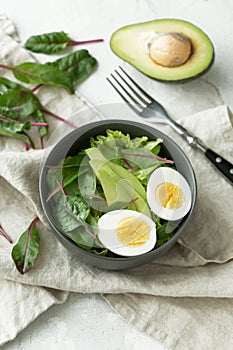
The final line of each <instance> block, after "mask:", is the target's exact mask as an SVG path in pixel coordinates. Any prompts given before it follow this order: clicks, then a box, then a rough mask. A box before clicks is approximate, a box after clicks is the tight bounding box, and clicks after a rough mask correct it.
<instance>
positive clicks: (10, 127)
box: [0, 117, 31, 133]
mask: <svg viewBox="0 0 233 350" xmlns="http://www.w3.org/2000/svg"><path fill="white" fill-rule="evenodd" d="M0 128H1V129H3V130H5V131H7V132H9V133H16V132H22V131H24V130H30V128H31V124H30V122H25V123H17V122H15V121H14V120H11V119H7V118H6V119H2V118H1V117H0Z"/></svg>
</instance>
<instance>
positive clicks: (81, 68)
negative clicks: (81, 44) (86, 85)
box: [52, 50, 97, 84]
mask: <svg viewBox="0 0 233 350" xmlns="http://www.w3.org/2000/svg"><path fill="white" fill-rule="evenodd" d="M96 63H97V61H96V59H95V58H94V57H92V56H91V55H90V54H89V52H88V51H87V50H78V51H76V52H73V53H71V54H70V55H67V56H65V57H62V58H59V59H58V60H56V61H54V62H52V64H54V65H55V66H56V67H57V68H58V69H59V70H61V71H63V72H65V73H66V74H68V76H69V77H70V78H71V80H72V81H73V83H74V84H77V83H80V82H81V81H83V80H84V79H86V78H87V77H88V76H89V75H90V74H91V73H92V71H93V69H94V67H95V66H96Z"/></svg>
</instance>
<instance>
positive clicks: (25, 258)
mask: <svg viewBox="0 0 233 350" xmlns="http://www.w3.org/2000/svg"><path fill="white" fill-rule="evenodd" d="M38 220H39V219H38V217H36V218H35V219H34V220H33V221H32V223H31V224H30V226H29V227H28V229H27V230H26V231H25V232H24V233H23V234H22V235H21V236H20V238H19V240H18V243H17V244H16V245H15V246H14V247H13V249H12V253H11V255H12V258H13V260H14V262H15V265H16V268H17V270H18V271H19V272H20V273H21V274H25V273H26V272H28V271H29V270H31V269H32V267H33V266H34V262H35V260H36V258H37V256H38V252H39V246H40V236H39V232H38V230H37V228H36V223H37V222H38Z"/></svg>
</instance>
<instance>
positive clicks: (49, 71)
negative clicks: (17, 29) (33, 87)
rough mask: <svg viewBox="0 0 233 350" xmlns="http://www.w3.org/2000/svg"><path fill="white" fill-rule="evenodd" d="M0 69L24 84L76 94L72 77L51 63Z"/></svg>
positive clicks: (27, 64) (23, 64) (0, 65)
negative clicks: (59, 88)
mask: <svg viewBox="0 0 233 350" xmlns="http://www.w3.org/2000/svg"><path fill="white" fill-rule="evenodd" d="M0 68H3V69H7V70H10V71H12V72H13V74H14V76H15V77H16V79H18V80H20V81H22V82H24V83H27V84H44V85H52V86H61V87H64V88H66V89H67V90H69V91H70V92H71V93H74V87H73V84H72V81H71V79H70V77H69V76H68V75H67V74H65V73H64V72H61V71H60V70H59V69H57V68H56V67H55V66H54V65H52V64H51V63H44V64H41V63H34V62H25V63H22V64H20V65H18V66H14V67H11V66H6V65H4V64H0Z"/></svg>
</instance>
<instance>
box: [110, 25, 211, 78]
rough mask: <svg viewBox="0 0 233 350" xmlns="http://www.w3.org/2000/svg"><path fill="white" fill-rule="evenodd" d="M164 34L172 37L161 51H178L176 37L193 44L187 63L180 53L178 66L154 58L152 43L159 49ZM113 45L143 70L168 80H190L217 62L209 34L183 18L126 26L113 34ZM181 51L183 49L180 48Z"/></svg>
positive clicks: (125, 58)
mask: <svg viewBox="0 0 233 350" xmlns="http://www.w3.org/2000/svg"><path fill="white" fill-rule="evenodd" d="M162 36H163V38H165V37H166V38H168V43H166V44H165V45H167V46H166V47H158V48H157V53H159V54H164V53H167V52H168V51H169V50H170V52H172V51H174V50H173V47H172V45H173V43H171V41H172V40H173V39H174V38H175V39H174V40H175V41H176V42H177V43H178V45H180V41H184V42H185V45H186V44H187V42H189V43H190V51H189V52H188V54H187V55H186V57H185V62H182V57H178V58H177V57H176V56H175V57H176V61H180V62H181V64H180V65H177V66H167V64H168V63H167V61H166V60H165V61H164V62H165V63H164V65H163V61H160V60H158V61H159V63H158V61H155V60H154V57H156V55H152V54H151V52H150V50H151V48H152V44H153V48H155V50H156V44H157V42H158V43H159V41H160V42H161V37H162ZM157 38H159V41H158V40H157ZM163 38H162V45H163V41H164V39H163ZM176 39H178V40H176ZM180 39H181V40H180ZM183 39H184V40H183ZM156 40H157V41H156ZM174 40H173V41H174ZM181 44H182V43H181ZM160 46H161V45H160ZM110 47H111V49H112V51H113V52H114V53H115V54H116V55H117V56H119V57H120V58H122V59H123V60H125V61H126V62H128V63H130V64H131V65H132V66H134V67H135V68H137V69H138V70H139V71H141V72H142V73H144V74H146V75H147V76H149V77H151V78H153V79H156V80H159V81H166V82H186V81H189V80H192V79H194V78H197V77H199V76H200V75H203V74H205V73H206V72H207V71H208V70H209V69H210V67H211V66H212V64H213V61H214V46H213V44H212V42H211V40H210V39H209V37H208V36H207V35H206V34H205V33H204V32H203V31H202V30H201V29H200V28H198V27H197V26H196V25H194V24H192V23H190V22H187V21H184V20H180V19H158V20H153V21H149V22H144V23H136V24H132V25H128V26H125V27H122V28H120V29H118V30H116V31H115V32H114V33H113V34H112V36H111V39H110ZM178 50H181V49H180V47H179V48H178ZM182 50H183V48H182ZM184 50H186V46H185V47H184ZM186 53H187V52H186ZM173 54H174V52H173ZM179 54H180V55H181V56H182V55H183V52H181V53H180V51H179V52H178V56H179ZM152 57H153V59H152ZM162 60H163V57H162ZM171 61H172V60H171ZM183 61H184V60H183Z"/></svg>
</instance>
